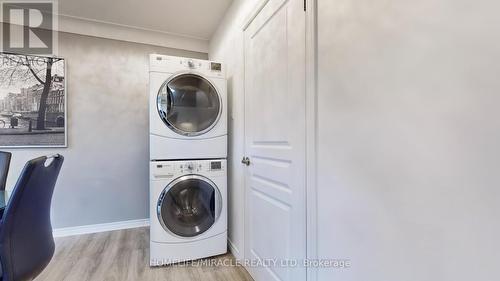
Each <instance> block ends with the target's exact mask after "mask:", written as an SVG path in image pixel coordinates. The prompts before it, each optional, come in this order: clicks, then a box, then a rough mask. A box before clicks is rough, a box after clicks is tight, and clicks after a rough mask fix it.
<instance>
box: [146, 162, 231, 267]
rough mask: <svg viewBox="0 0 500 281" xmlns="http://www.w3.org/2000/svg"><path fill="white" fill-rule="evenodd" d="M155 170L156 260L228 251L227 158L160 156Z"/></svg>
mask: <svg viewBox="0 0 500 281" xmlns="http://www.w3.org/2000/svg"><path fill="white" fill-rule="evenodd" d="M150 174H151V175H150V265H151V266H161V265H167V264H172V263H178V262H182V261H187V260H194V259H199V258H205V257H210V256H215V255H220V254H225V253H226V252H227V180H226V175H227V173H226V160H225V159H215V160H191V161H156V162H151V167H150Z"/></svg>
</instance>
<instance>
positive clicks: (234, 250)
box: [227, 238, 243, 260]
mask: <svg viewBox="0 0 500 281" xmlns="http://www.w3.org/2000/svg"><path fill="white" fill-rule="evenodd" d="M227 244H228V245H229V251H230V252H231V254H233V256H234V257H235V258H236V259H239V260H242V259H243V257H242V255H241V252H240V250H239V249H238V247H236V246H235V245H234V243H233V242H232V241H231V239H229V238H228V239H227Z"/></svg>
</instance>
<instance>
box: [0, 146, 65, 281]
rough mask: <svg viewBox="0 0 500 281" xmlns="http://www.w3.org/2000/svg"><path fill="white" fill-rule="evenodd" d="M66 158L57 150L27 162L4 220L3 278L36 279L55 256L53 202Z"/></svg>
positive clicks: (0, 232) (0, 228)
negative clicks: (55, 188) (52, 218)
mask: <svg viewBox="0 0 500 281" xmlns="http://www.w3.org/2000/svg"><path fill="white" fill-rule="evenodd" d="M63 162H64V157H62V156H61V155H58V154H57V155H53V156H48V157H46V156H44V157H39V158H36V159H33V160H30V161H29V162H28V163H26V165H25V166H24V169H23V171H22V173H21V175H20V176H19V179H18V181H17V183H16V186H15V187H14V189H13V191H12V195H11V197H10V199H9V203H8V204H7V207H6V209H5V211H4V214H3V216H2V220H1V221H0V263H1V269H2V271H1V276H2V278H1V280H2V281H24V280H32V279H34V278H35V277H36V276H37V275H38V274H40V273H41V272H42V271H43V270H44V269H45V267H46V266H47V265H48V264H49V262H50V260H51V259H52V256H53V255H54V249H55V245H54V237H53V236H52V225H51V223H50V204H51V201H52V193H53V191H54V186H55V184H56V181H57V177H58V175H59V171H60V170H61V166H62V164H63Z"/></svg>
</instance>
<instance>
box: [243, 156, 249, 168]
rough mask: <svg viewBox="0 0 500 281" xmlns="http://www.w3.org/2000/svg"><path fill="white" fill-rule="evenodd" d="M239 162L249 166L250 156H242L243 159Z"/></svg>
mask: <svg viewBox="0 0 500 281" xmlns="http://www.w3.org/2000/svg"><path fill="white" fill-rule="evenodd" d="M241 163H243V164H245V165H247V166H250V158H248V157H244V156H243V159H241Z"/></svg>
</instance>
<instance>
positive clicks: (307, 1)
mask: <svg viewBox="0 0 500 281" xmlns="http://www.w3.org/2000/svg"><path fill="white" fill-rule="evenodd" d="M269 1H270V0H259V1H258V2H257V3H256V4H255V6H254V8H253V9H252V11H251V12H250V13H249V14H248V15H247V17H246V18H245V20H244V22H243V26H242V27H241V32H243V33H244V32H245V30H246V29H247V28H248V26H249V25H250V24H251V23H252V21H253V20H254V19H255V17H256V16H257V15H258V14H259V13H260V11H261V10H262V9H263V8H264V7H265V6H266V4H267V3H268V2H269ZM290 1H294V0H290ZM295 1H298V0H295ZM303 1H304V5H305V7H306V11H305V13H306V15H305V16H306V27H305V44H306V63H305V65H306V77H305V83H306V93H305V94H306V219H307V221H306V258H307V259H308V260H316V259H318V245H317V229H318V222H317V221H318V219H317V218H318V210H317V201H318V200H317V186H316V179H317V155H318V152H317V147H318V145H317V140H318V137H317V133H318V129H317V126H318V122H317V119H318V118H317V116H318V113H317V104H318V100H317V97H318V92H317V85H318V82H317V72H318V58H317V54H318V45H317V42H318V41H317V29H318V28H317V27H318V23H317V8H318V3H317V1H318V0H303ZM243 38H244V37H243ZM245 48H246V44H245V43H244V42H243V53H244V54H245V51H246V50H245ZM243 63H244V66H243V77H244V79H243V80H245V78H246V73H245V65H246V60H245V56H243ZM245 91H246V87H244V91H243V96H244V97H243V102H244V103H245ZM243 116H244V117H243V118H246V115H245V113H243ZM243 140H244V143H243V147H245V148H246V143H245V141H246V136H243ZM245 155H246V151H245ZM243 156H244V155H241V157H243ZM245 177H246V175H245ZM244 185H245V186H244V196H245V198H244V203H245V206H244V210H243V217H244V219H245V222H244V223H243V225H244V230H243V233H244V234H243V237H244V238H243V239H244V240H245V239H246V236H247V233H248V229H247V223H248V212H247V210H248V208H247V205H246V204H247V200H246V196H247V194H248V190H249V187H248V186H247V184H246V180H245V181H244ZM245 251H247V249H246V247H244V248H243V253H242V254H243V256H244V257H246V253H245ZM306 274H307V280H308V281H314V280H317V278H318V269H317V268H313V267H308V268H307V269H306Z"/></svg>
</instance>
